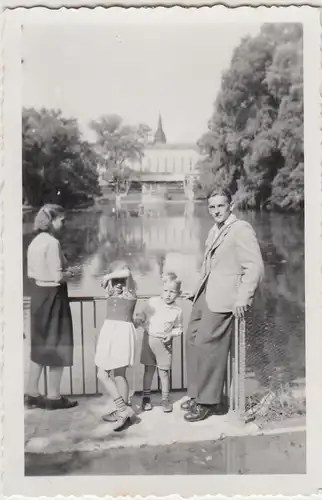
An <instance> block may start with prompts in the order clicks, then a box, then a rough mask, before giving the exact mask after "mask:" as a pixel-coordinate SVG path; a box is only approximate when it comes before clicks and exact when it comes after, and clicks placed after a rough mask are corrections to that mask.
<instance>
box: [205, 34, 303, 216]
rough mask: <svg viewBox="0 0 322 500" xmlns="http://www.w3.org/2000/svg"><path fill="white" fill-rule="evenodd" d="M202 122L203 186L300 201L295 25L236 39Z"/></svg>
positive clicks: (263, 202) (266, 203) (299, 73)
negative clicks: (204, 126)
mask: <svg viewBox="0 0 322 500" xmlns="http://www.w3.org/2000/svg"><path fill="white" fill-rule="evenodd" d="M208 128H209V130H208V132H207V133H206V134H204V135H203V136H202V137H201V138H200V140H199V143H198V144H199V148H200V150H201V152H202V153H203V154H204V155H205V159H204V160H202V161H201V162H200V163H199V165H198V169H199V173H200V184H201V186H203V187H206V186H211V187H214V185H216V184H221V185H222V184H226V185H227V186H228V187H230V189H231V190H232V191H233V192H235V193H236V200H237V201H238V203H239V204H240V205H241V206H244V207H249V208H255V209H262V208H270V209H283V210H286V209H288V210H298V209H301V208H302V207H303V203H304V186H303V177H304V160H303V48H302V27H301V25H299V24H265V25H263V26H262V28H261V31H260V33H259V35H258V36H256V37H253V38H251V37H247V38H245V39H243V40H242V42H241V44H240V45H239V47H237V48H236V49H235V51H234V53H233V57H232V61H231V65H230V68H229V69H228V70H227V71H226V72H225V73H224V75H223V77H222V84H221V89H220V92H219V94H218V96H217V99H216V101H215V105H214V111H213V115H212V117H211V120H210V122H209V126H208Z"/></svg>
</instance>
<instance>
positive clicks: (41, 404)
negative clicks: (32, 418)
mask: <svg viewBox="0 0 322 500" xmlns="http://www.w3.org/2000/svg"><path fill="white" fill-rule="evenodd" d="M24 404H25V407H26V408H28V409H29V410H31V409H32V408H41V409H44V408H46V399H45V398H44V396H42V395H41V394H39V396H29V394H25V396H24Z"/></svg>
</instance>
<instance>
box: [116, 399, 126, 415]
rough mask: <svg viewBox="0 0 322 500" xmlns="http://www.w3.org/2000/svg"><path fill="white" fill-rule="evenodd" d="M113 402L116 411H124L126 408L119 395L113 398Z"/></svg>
mask: <svg viewBox="0 0 322 500" xmlns="http://www.w3.org/2000/svg"><path fill="white" fill-rule="evenodd" d="M114 403H115V406H116V409H117V410H118V411H125V410H126V409H127V406H126V404H125V402H124V400H123V398H122V397H121V396H120V397H119V398H116V399H114Z"/></svg>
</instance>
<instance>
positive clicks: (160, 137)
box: [153, 115, 167, 144]
mask: <svg viewBox="0 0 322 500" xmlns="http://www.w3.org/2000/svg"><path fill="white" fill-rule="evenodd" d="M166 142H167V138H166V136H165V133H164V131H163V128H162V119H161V115H159V121H158V128H157V131H156V133H155V135H154V141H153V144H166Z"/></svg>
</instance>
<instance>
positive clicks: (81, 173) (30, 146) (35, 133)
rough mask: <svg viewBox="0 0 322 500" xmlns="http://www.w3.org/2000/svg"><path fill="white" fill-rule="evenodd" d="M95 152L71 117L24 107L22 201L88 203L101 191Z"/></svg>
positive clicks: (68, 206) (36, 202) (57, 112)
mask: <svg viewBox="0 0 322 500" xmlns="http://www.w3.org/2000/svg"><path fill="white" fill-rule="evenodd" d="M97 163H98V157H97V154H96V153H95V152H94V151H93V148H92V146H91V145H90V144H89V143H88V142H86V141H84V140H83V139H82V137H81V133H80V130H79V127H78V123H77V121H76V120H74V119H66V118H64V117H63V116H62V114H61V112H60V111H54V110H46V109H41V110H40V111H37V110H35V109H24V110H23V114H22V179H23V198H24V201H25V202H26V203H28V204H30V205H32V206H34V207H38V206H40V205H42V204H43V203H48V202H54V203H60V204H61V205H63V206H65V207H66V208H70V207H74V206H78V205H79V204H83V203H85V204H86V203H91V201H92V200H93V197H94V196H95V195H99V194H100V190H99V185H98V176H97Z"/></svg>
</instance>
